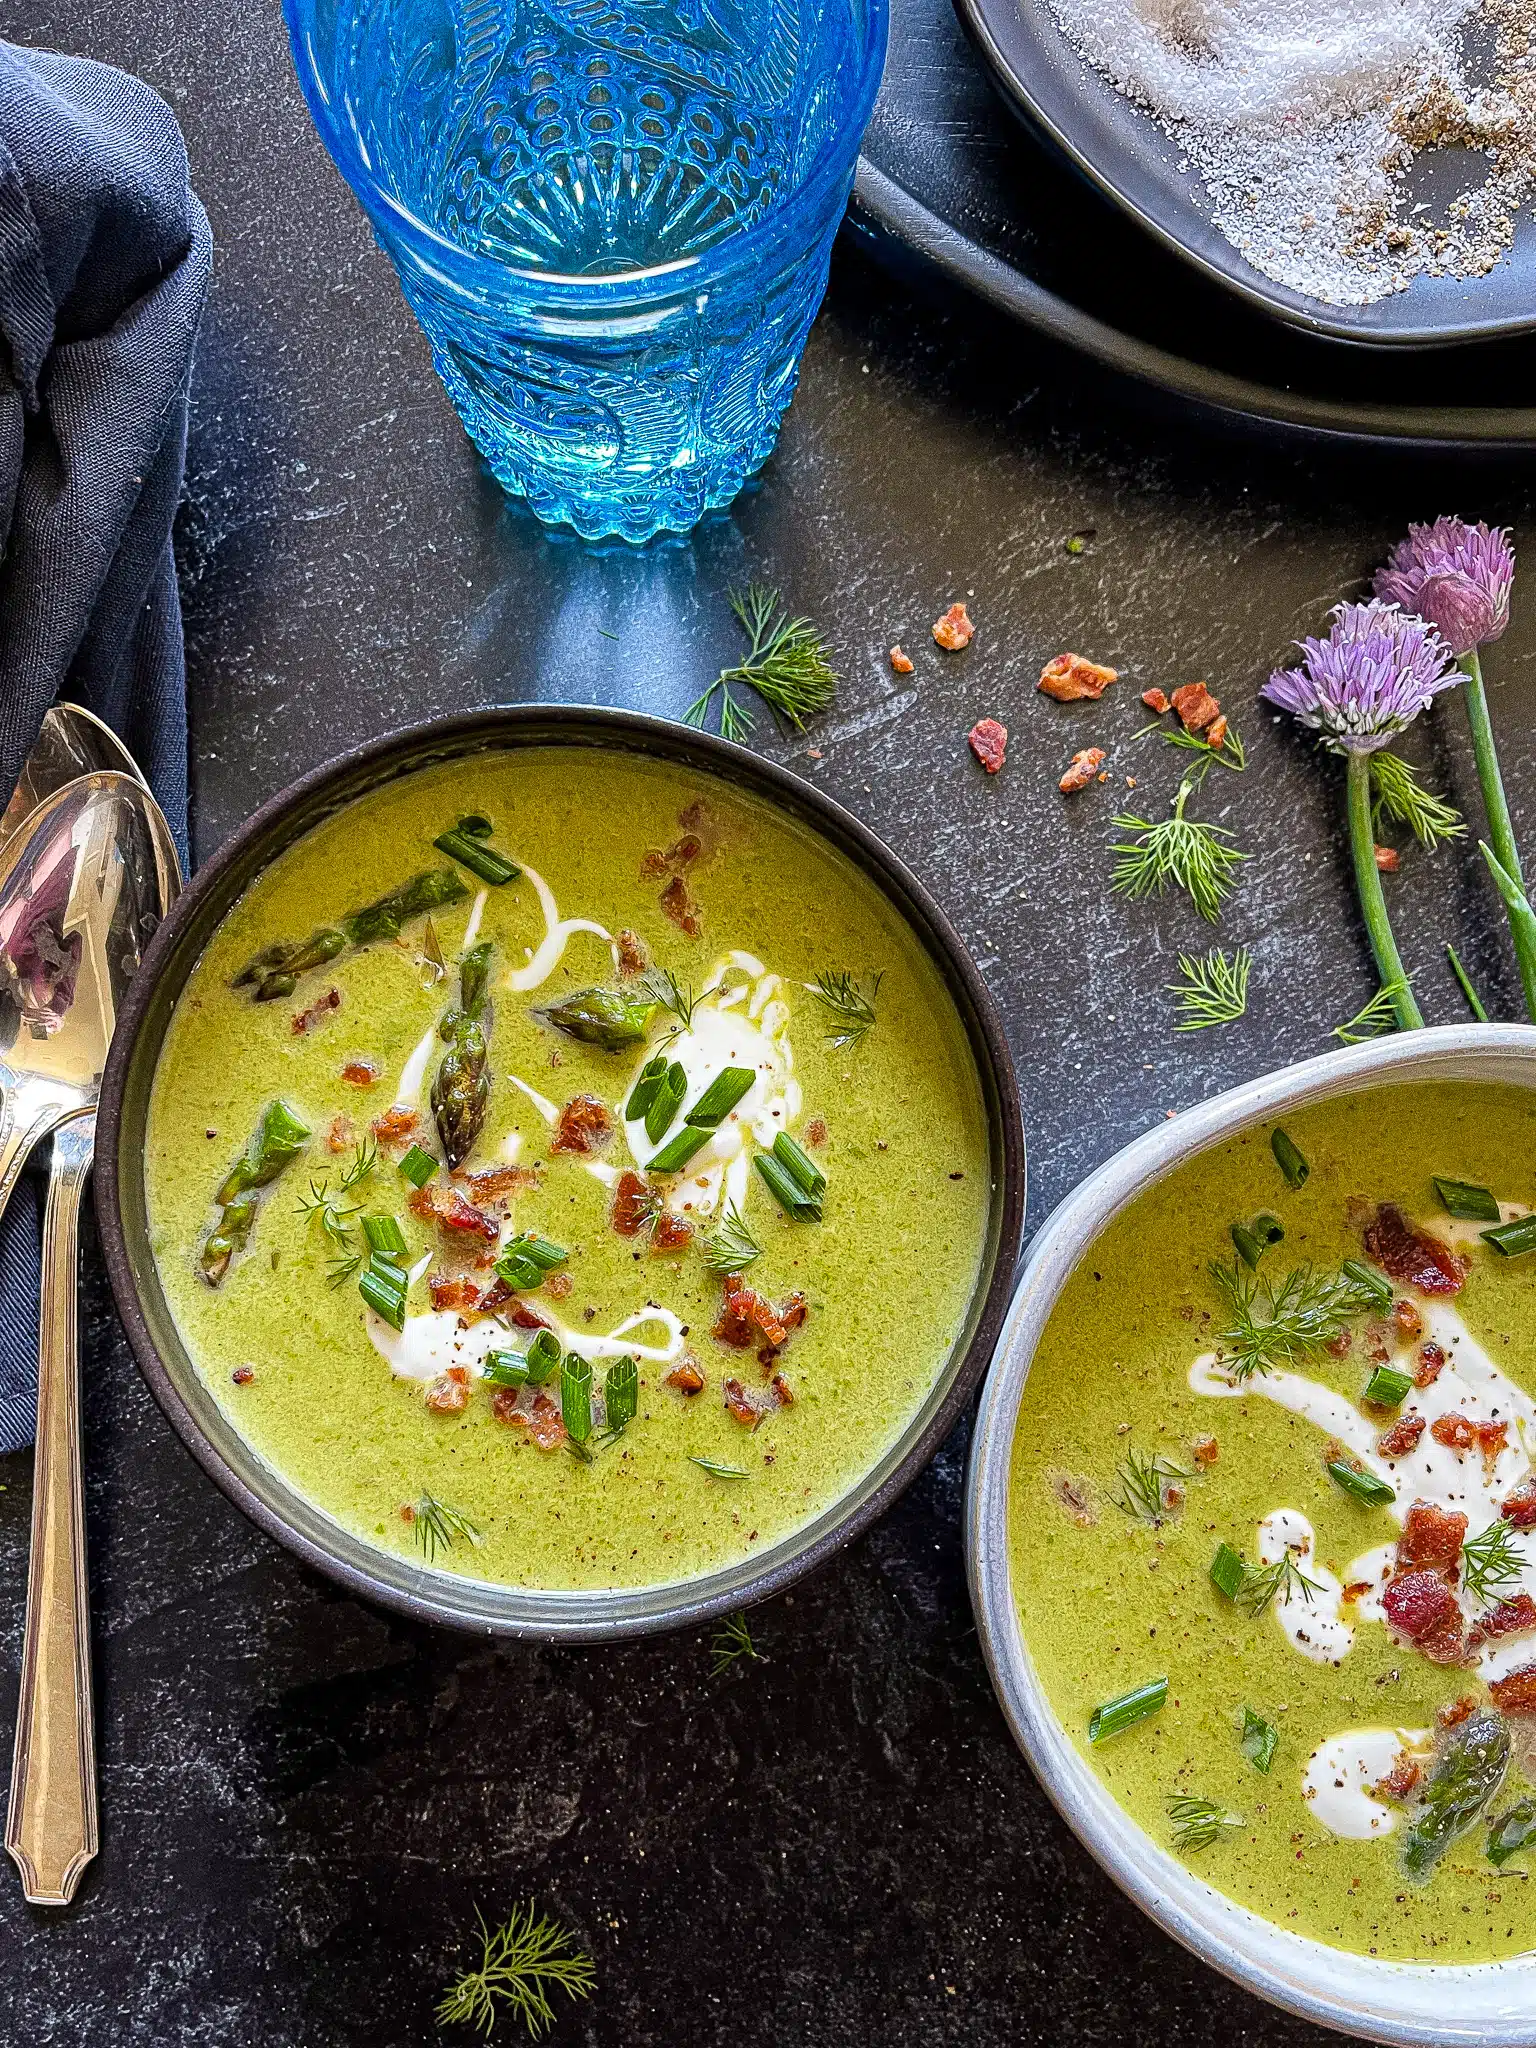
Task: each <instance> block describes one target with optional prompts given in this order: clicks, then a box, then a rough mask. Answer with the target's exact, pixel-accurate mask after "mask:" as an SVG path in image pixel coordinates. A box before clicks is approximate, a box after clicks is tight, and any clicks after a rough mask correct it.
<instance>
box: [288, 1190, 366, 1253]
mask: <svg viewBox="0 0 1536 2048" xmlns="http://www.w3.org/2000/svg"><path fill="white" fill-rule="evenodd" d="M295 1206H296V1210H297V1213H298V1214H299V1215H300V1216H308V1217H312V1218H315V1219H318V1221H319V1224H320V1228H321V1229H322V1230H323V1231H324V1232H325V1234H326V1236H327V1237H328V1238H329V1239H330V1240H331V1242H332V1244H334V1245H339V1246H341V1247H343V1248H345V1247H348V1246H350V1244H351V1242H352V1218H353V1217H354V1216H358V1215H360V1214H361V1213H362V1205H361V1203H358V1202H353V1203H344V1202H343V1201H342V1200H341V1198H340V1194H339V1192H338V1193H337V1194H334V1195H333V1194H332V1193H331V1183H330V1177H329V1175H327V1174H322V1175H321V1176H320V1178H319V1180H311V1181H310V1183H309V1193H308V1194H307V1195H300V1197H299V1199H298V1202H297V1204H296V1205H295Z"/></svg>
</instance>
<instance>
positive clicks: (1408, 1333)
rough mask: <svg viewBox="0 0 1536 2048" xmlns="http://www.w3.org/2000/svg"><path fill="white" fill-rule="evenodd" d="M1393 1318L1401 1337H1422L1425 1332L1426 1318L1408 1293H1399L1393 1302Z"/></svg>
mask: <svg viewBox="0 0 1536 2048" xmlns="http://www.w3.org/2000/svg"><path fill="white" fill-rule="evenodd" d="M1392 1320H1393V1322H1394V1323H1395V1324H1396V1325H1397V1334H1398V1335H1399V1336H1400V1337H1403V1338H1408V1337H1422V1336H1423V1334H1424V1318H1423V1317H1422V1316H1421V1315H1420V1314H1419V1312H1418V1310H1417V1308H1415V1306H1414V1304H1413V1303H1412V1302H1411V1301H1409V1299H1408V1298H1407V1296H1406V1295H1399V1296H1398V1298H1397V1300H1396V1301H1394V1302H1393V1304H1392Z"/></svg>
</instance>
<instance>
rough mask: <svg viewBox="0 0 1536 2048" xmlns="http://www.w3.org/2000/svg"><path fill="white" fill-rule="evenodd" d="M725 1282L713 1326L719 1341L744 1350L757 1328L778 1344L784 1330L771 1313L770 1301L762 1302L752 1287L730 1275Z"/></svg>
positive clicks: (773, 1342)
mask: <svg viewBox="0 0 1536 2048" xmlns="http://www.w3.org/2000/svg"><path fill="white" fill-rule="evenodd" d="M725 1285H726V1295H725V1305H724V1307H723V1308H722V1309H721V1311H720V1318H719V1321H718V1322H717V1323H716V1324H715V1329H714V1334H715V1335H716V1336H717V1337H718V1338H719V1339H720V1341H721V1343H722V1344H730V1345H733V1346H734V1347H735V1349H736V1350H738V1351H745V1350H746V1348H747V1346H748V1345H749V1344H751V1343H753V1342H754V1341H755V1339H756V1336H757V1333H758V1332H759V1331H760V1332H761V1333H762V1335H763V1336H764V1337H765V1338H766V1339H767V1341H768V1342H769V1343H770V1344H774V1345H778V1344H782V1343H783V1342H784V1339H785V1337H786V1335H787V1334H788V1333H787V1331H786V1330H785V1328H784V1325H783V1324H782V1323H781V1322H780V1321H779V1319H778V1316H777V1315H776V1314H775V1312H774V1307H773V1304H772V1302H770V1301H765V1300H764V1299H763V1297H762V1295H760V1294H758V1293H756V1292H755V1291H754V1290H753V1289H752V1288H750V1287H743V1286H742V1284H741V1282H740V1280H738V1279H735V1278H734V1276H733V1277H732V1279H728V1280H727V1281H726V1283H725Z"/></svg>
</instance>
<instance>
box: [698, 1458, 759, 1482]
mask: <svg viewBox="0 0 1536 2048" xmlns="http://www.w3.org/2000/svg"><path fill="white" fill-rule="evenodd" d="M688 1462H689V1464H690V1465H697V1466H698V1468H699V1470H700V1471H701V1472H707V1473H708V1474H709V1476H710V1478H711V1479H745V1478H746V1476H747V1475H746V1470H745V1468H744V1467H743V1466H740V1465H722V1464H721V1462H720V1460H719V1459H718V1458H690V1459H689V1460H688Z"/></svg>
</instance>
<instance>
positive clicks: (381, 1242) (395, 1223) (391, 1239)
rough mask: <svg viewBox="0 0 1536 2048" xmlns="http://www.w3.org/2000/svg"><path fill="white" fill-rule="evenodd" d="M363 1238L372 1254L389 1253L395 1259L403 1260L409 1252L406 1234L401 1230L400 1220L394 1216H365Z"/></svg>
mask: <svg viewBox="0 0 1536 2048" xmlns="http://www.w3.org/2000/svg"><path fill="white" fill-rule="evenodd" d="M363 1236H364V1237H365V1238H367V1240H368V1249H369V1251H371V1252H387V1253H389V1254H390V1255H391V1256H392V1257H394V1258H397V1259H398V1258H402V1257H403V1256H404V1255H405V1253H406V1252H407V1251H408V1250H409V1246H408V1245H407V1244H406V1241H405V1232H404V1231H403V1230H402V1229H401V1228H400V1223H399V1219H398V1218H397V1217H394V1216H365V1217H364V1218H363Z"/></svg>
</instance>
